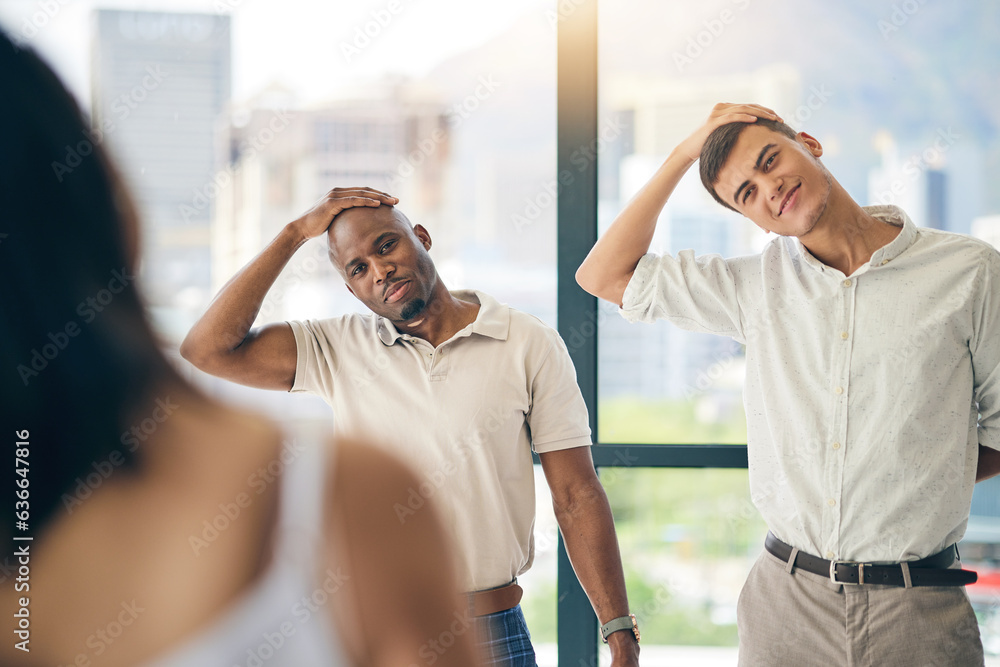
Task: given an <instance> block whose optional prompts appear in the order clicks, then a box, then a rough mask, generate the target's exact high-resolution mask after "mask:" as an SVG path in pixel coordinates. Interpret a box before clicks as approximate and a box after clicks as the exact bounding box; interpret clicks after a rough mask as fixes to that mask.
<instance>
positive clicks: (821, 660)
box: [736, 551, 984, 667]
mask: <svg viewBox="0 0 1000 667" xmlns="http://www.w3.org/2000/svg"><path fill="white" fill-rule="evenodd" d="M956 567H958V565H956ZM790 570H791V572H792V573H791V574H789V571H790ZM736 618H737V625H738V628H739V636H740V655H739V666H740V667H785V666H788V667H808V666H812V665H817V666H819V665H822V666H823V667H835V666H840V665H842V666H844V667H932V666H933V667H982V665H983V664H984V663H983V645H982V642H981V641H980V638H979V625H978V623H977V622H976V616H975V613H973V611H972V605H971V604H970V603H969V596H968V594H967V593H966V592H965V588H964V587H963V586H928V587H917V588H897V587H893V586H878V585H867V584H866V585H864V586H851V585H846V586H845V585H842V584H835V583H833V582H832V581H830V579H829V578H828V577H823V576H820V575H817V574H813V573H812V572H806V571H804V570H799V569H793V568H791V567H790V566H789V565H788V564H787V563H783V562H781V561H780V560H778V559H777V558H775V557H774V556H772V555H771V554H769V553H768V552H766V551H765V552H763V553H762V554H761V556H760V558H758V559H757V562H756V563H755V564H754V566H753V569H751V570H750V575H749V576H748V577H747V581H746V583H745V584H744V585H743V590H742V591H741V593H740V599H739V603H738V605H737V614H736Z"/></svg>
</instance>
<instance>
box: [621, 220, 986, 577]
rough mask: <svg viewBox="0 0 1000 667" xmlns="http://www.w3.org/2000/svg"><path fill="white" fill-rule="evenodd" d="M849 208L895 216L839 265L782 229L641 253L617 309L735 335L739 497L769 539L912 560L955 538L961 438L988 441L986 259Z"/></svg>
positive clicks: (831, 554) (966, 244)
mask: <svg viewBox="0 0 1000 667" xmlns="http://www.w3.org/2000/svg"><path fill="white" fill-rule="evenodd" d="M865 210H866V211H868V212H869V213H871V214H872V215H874V216H876V217H877V218H879V219H881V220H883V221H885V222H888V223H891V224H894V225H897V226H901V227H902V229H901V230H900V232H899V234H898V235H897V236H896V238H895V239H893V240H892V241H890V242H889V243H888V244H886V245H885V246H884V247H882V248H880V249H878V250H876V251H875V252H874V253H873V255H872V258H871V260H870V261H869V262H868V263H866V264H864V265H863V266H861V267H860V268H859V269H858V270H857V271H855V272H854V274H852V275H850V276H845V275H844V274H843V273H841V272H840V271H838V270H837V269H834V268H832V267H829V266H826V265H825V264H823V263H822V262H820V261H819V260H817V259H816V258H815V257H813V256H812V254H810V253H809V251H808V250H807V249H806V248H805V247H804V246H803V245H802V243H801V242H800V241H799V240H798V239H795V238H790V237H780V238H777V239H775V240H773V241H772V242H771V243H769V244H768V245H767V247H765V248H764V251H763V252H762V253H761V254H759V255H754V256H750V257H738V258H734V259H723V258H722V257H720V256H718V255H708V256H701V257H695V255H694V253H693V252H692V251H689V250H685V251H682V252H680V253H678V255H677V256H676V257H672V256H670V255H663V256H657V255H653V254H648V255H646V256H645V257H643V258H642V259H641V260H640V261H639V265H638V267H637V268H636V270H635V274H634V275H633V276H632V279H631V281H630V282H629V284H628V287H627V288H626V290H625V294H624V297H623V310H622V313H623V315H624V316H625V317H626V319H628V320H630V321H638V320H641V321H645V322H651V321H653V320H656V319H667V320H669V321H670V322H672V323H673V324H675V325H677V326H679V327H681V328H684V329H689V330H691V331H700V332H706V333H714V334H720V335H724V336H731V337H732V338H734V339H736V340H737V341H738V342H740V343H744V344H746V364H747V370H746V385H745V387H744V390H743V394H744V404H745V406H746V414H747V444H748V451H749V458H750V494H751V498H752V500H753V502H754V504H755V505H756V506H757V508H758V509H759V510H760V512H761V514H762V515H763V517H764V520H765V521H766V522H767V525H768V527H769V528H770V529H771V530H772V531H774V533H775V534H776V535H777V536H778V537H779V538H780V539H782V540H784V541H785V542H788V543H789V544H791V545H792V546H796V547H798V548H799V549H801V550H802V551H804V552H807V553H810V554H813V555H818V556H823V557H825V558H828V559H830V558H838V559H846V560H863V561H898V560H912V559H917V558H923V557H925V556H929V555H931V554H933V553H935V552H937V551H939V550H941V549H942V548H944V547H945V546H947V545H949V544H951V543H953V542H957V541H958V540H960V539H961V538H962V535H964V534H965V527H966V524H967V523H968V518H969V506H970V502H971V498H972V489H973V486H974V484H975V477H976V465H977V460H978V458H977V457H978V445H983V446H986V447H991V448H993V449H1000V254H998V253H997V251H996V249H994V248H993V247H991V246H989V245H988V244H986V243H984V242H982V241H979V240H977V239H973V238H971V237H967V236H962V235H959V234H951V233H948V232H942V231H938V230H934V229H925V228H918V227H916V226H915V225H914V224H913V222H912V221H910V219H909V218H908V217H907V216H906V214H905V213H903V211H901V210H900V209H898V208H896V207H895V206H872V207H867V208H866V209H865Z"/></svg>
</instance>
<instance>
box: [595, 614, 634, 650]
mask: <svg viewBox="0 0 1000 667" xmlns="http://www.w3.org/2000/svg"><path fill="white" fill-rule="evenodd" d="M619 630H631V631H632V632H633V633H634V634H635V638H636V641H638V640H639V633H638V631H637V630H636V622H635V614H629V615H628V616H619V617H618V618H614V619H611V620H610V621H608V622H607V623H605V624H604V625H602V626H601V638H602V639H603V640H604V643H605V644H607V643H608V636H609V635H610V634H611V633H612V632H618V631H619Z"/></svg>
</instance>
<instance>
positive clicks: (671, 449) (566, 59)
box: [556, 0, 747, 667]
mask: <svg viewBox="0 0 1000 667" xmlns="http://www.w3.org/2000/svg"><path fill="white" fill-rule="evenodd" d="M597 16H598V0H574V2H573V3H572V4H567V5H566V6H565V7H564V5H562V4H560V5H559V9H558V12H557V21H558V22H557V26H556V33H557V34H556V41H557V65H556V67H557V72H556V96H557V102H556V134H557V138H556V151H557V164H556V169H557V174H563V173H573V174H575V176H574V178H572V179H566V181H567V182H566V183H565V184H563V185H561V186H560V188H559V193H558V197H557V213H556V236H557V251H556V252H557V260H556V265H557V275H556V281H557V282H556V285H557V287H556V289H557V306H556V322H557V329H558V331H559V334H560V335H561V336H562V337H563V339H564V340H569V339H570V337H571V336H572V337H573V339H574V340H580V339H581V338H582V343H580V344H578V345H576V344H575V345H573V346H570V348H569V353H570V358H571V359H572V360H573V364H574V365H575V366H576V374H577V382H578V383H579V385H580V390H581V391H582V393H583V398H584V401H585V402H586V404H587V410H588V413H589V415H590V429H591V432H592V433H594V434H595V436H596V434H597V433H599V431H598V429H597V400H598V394H597V387H598V385H597V372H598V364H597V333H596V327H593V323H594V322H597V321H598V319H597V315H598V313H597V298H596V297H593V296H591V295H589V294H587V293H586V292H584V291H583V290H582V289H580V287H579V286H578V285H577V284H576V278H575V274H576V270H577V268H578V267H579V266H580V264H581V263H582V262H583V260H584V258H585V257H586V256H587V253H588V252H590V249H591V248H592V247H593V245H594V243H596V242H597V195H598V189H597V185H598V184H597V161H596V160H592V161H589V162H588V164H587V165H586V167H584V168H582V169H581V168H580V166H579V161H577V162H576V163H573V162H571V160H572V156H573V154H574V152H578V151H579V149H580V148H581V147H585V146H590V145H594V144H593V142H595V141H596V139H597V130H598V111H597V86H598V60H597V53H598V51H597V49H598V31H597ZM598 159H600V158H598ZM589 330H593V331H594V333H593V334H592V335H590V336H582V337H581V336H580V335H579V332H581V331H589ZM593 456H594V465H595V467H596V468H597V471H598V474H600V470H601V468H614V467H629V468H746V467H747V448H746V445H745V444H744V445H719V444H709V445H690V444H675V443H662V444H641V445H640V444H621V443H596V444H595V445H594V446H593ZM627 557H628V555H627V554H623V559H624V558H627ZM557 567H558V572H557V591H558V605H557V621H558V625H557V642H558V660H559V664H560V665H572V666H573V667H597V664H598V649H599V648H600V644H599V643H598V641H599V635H598V623H597V618H596V616H595V615H594V611H593V608H592V607H591V605H590V600H589V599H588V598H587V595H586V593H585V592H584V591H583V588H582V587H581V586H580V582H579V581H578V580H577V578H576V574H575V573H574V572H573V567H572V565H571V564H570V561H569V557H568V556H567V554H566V548H565V545H564V543H563V539H562V535H561V534H560V536H559V546H558V566H557ZM639 620H640V623H641V621H642V619H639Z"/></svg>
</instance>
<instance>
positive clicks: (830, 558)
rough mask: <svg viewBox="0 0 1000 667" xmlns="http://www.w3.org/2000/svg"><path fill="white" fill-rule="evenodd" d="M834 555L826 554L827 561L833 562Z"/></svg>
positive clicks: (830, 552)
mask: <svg viewBox="0 0 1000 667" xmlns="http://www.w3.org/2000/svg"><path fill="white" fill-rule="evenodd" d="M833 555H834V554H833V552H832V551H827V552H826V559H827V560H833Z"/></svg>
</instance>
